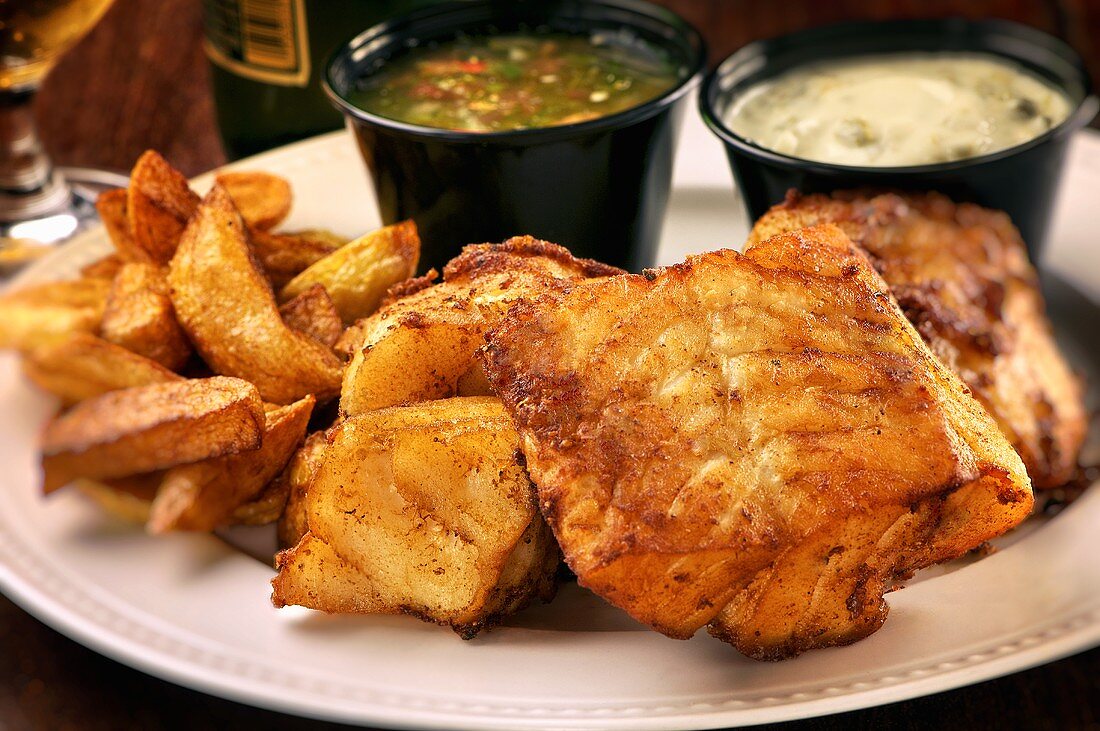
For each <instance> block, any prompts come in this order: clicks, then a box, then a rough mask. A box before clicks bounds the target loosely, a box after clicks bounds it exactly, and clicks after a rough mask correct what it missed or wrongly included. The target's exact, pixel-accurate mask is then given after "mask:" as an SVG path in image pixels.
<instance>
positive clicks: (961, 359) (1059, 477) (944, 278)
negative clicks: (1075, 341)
mask: <svg viewBox="0 0 1100 731" xmlns="http://www.w3.org/2000/svg"><path fill="white" fill-rule="evenodd" d="M819 223H836V224H837V225H838V226H840V227H841V228H842V229H843V230H844V232H845V233H846V234H848V236H849V237H850V238H851V239H852V241H854V242H855V243H857V244H859V245H860V246H862V247H863V248H864V249H865V250H866V251H867V252H868V254H870V258H871V262H872V263H873V264H874V266H875V268H876V269H877V270H878V272H879V274H881V275H882V278H883V279H885V280H886V283H887V284H888V285H889V286H890V289H891V291H892V292H893V294H894V297H895V298H897V300H898V303H899V304H900V305H901V308H902V310H903V311H904V312H905V315H906V316H907V317H908V318H909V320H910V321H911V322H912V323H913V324H914V325H915V326H916V328H917V331H918V332H920V334H921V335H922V336H923V337H924V339H925V341H926V342H927V343H928V345H929V346H930V347H931V348H932V351H933V352H934V353H935V354H936V355H938V356H939V357H940V359H941V360H943V361H944V362H945V363H947V364H948V365H949V366H950V367H951V368H952V369H953V370H954V371H955V372H956V373H957V374H958V375H959V376H960V377H961V378H962V379H963V381H964V382H965V383H966V385H968V386H969V387H970V389H971V390H972V391H973V393H974V395H975V396H976V397H977V399H978V400H979V401H980V402H981V403H982V405H983V406H985V407H986V409H988V410H989V413H990V414H992V416H993V418H994V419H996V421H997V423H998V425H999V426H1000V427H1001V431H1003V432H1004V433H1005V436H1007V437H1008V440H1009V441H1010V442H1012V446H1013V447H1015V448H1016V451H1017V452H1019V453H1020V456H1021V457H1022V458H1023V460H1024V465H1025V466H1026V467H1027V471H1028V475H1029V476H1030V477H1031V481H1032V483H1033V484H1034V486H1035V487H1036V488H1053V487H1059V486H1061V485H1064V484H1065V483H1066V482H1068V481H1069V480H1071V479H1072V478H1073V476H1074V474H1075V471H1076V468H1077V462H1078V456H1079V454H1080V451H1081V445H1082V443H1083V442H1084V439H1085V432H1086V429H1087V426H1088V420H1087V416H1086V413H1085V408H1084V402H1083V388H1082V384H1081V382H1080V381H1079V379H1078V378H1076V377H1075V375H1074V374H1073V372H1072V371H1071V370H1070V368H1069V366H1068V365H1067V364H1066V362H1065V360H1064V359H1063V358H1062V354H1061V353H1060V352H1059V350H1058V346H1057V344H1056V343H1055V341H1054V337H1053V336H1052V334H1051V328H1050V323H1049V322H1048V321H1047V317H1046V314H1045V311H1044V304H1043V298H1042V294H1041V293H1040V292H1039V287H1038V281H1037V278H1036V275H1035V270H1034V269H1033V268H1032V267H1031V264H1030V263H1029V262H1028V259H1027V253H1026V250H1025V248H1024V243H1023V241H1022V240H1021V239H1020V234H1019V232H1018V231H1017V230H1016V229H1015V227H1013V225H1012V223H1011V222H1010V221H1009V219H1008V216H1006V215H1005V214H1004V213H1001V212H999V211H990V210H986V209H984V208H980V207H978V206H976V205H973V204H969V203H962V204H955V203H953V202H951V201H950V200H948V199H947V198H945V197H944V196H942V195H939V194H936V193H917V194H912V193H907V194H893V193H887V194H881V195H873V194H864V193H859V192H842V193H835V194H834V195H833V196H832V197H829V196H824V195H811V196H798V195H792V196H790V197H789V198H788V199H787V201H786V202H785V203H782V204H780V205H778V206H776V207H774V208H773V209H772V210H771V211H769V212H768V213H766V214H765V215H764V216H763V217H762V218H761V219H760V220H759V221H757V222H756V226H755V227H754V228H753V231H752V234H751V235H750V238H749V246H750V247H751V246H752V245H753V244H754V243H756V242H758V241H762V240H764V239H767V238H769V237H771V236H774V235H775V234H778V233H782V232H784V231H791V230H795V229H799V228H803V227H805V226H812V225H815V224H819Z"/></svg>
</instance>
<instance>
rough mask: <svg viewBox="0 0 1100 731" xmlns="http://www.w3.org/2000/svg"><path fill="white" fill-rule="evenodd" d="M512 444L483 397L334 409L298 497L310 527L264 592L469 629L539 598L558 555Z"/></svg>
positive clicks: (284, 600)
mask: <svg viewBox="0 0 1100 731" xmlns="http://www.w3.org/2000/svg"><path fill="white" fill-rule="evenodd" d="M518 446H519V441H518V436H517V434H516V432H515V430H514V429H513V427H512V425H511V422H510V420H509V419H508V417H507V416H506V415H505V414H504V411H503V409H502V408H501V406H500V402H499V401H498V400H497V399H493V398H459V399H448V400H445V401H437V402H433V403H430V404H416V405H414V406H407V407H397V408H392V409H383V410H381V411H377V412H374V413H370V414H362V415H360V416H356V417H354V418H352V419H348V420H346V421H344V422H342V423H340V424H339V425H337V426H336V427H335V428H334V429H333V431H332V434H331V443H330V444H329V446H328V448H327V449H326V450H325V455H324V460H323V461H322V463H321V466H320V468H319V470H318V471H317V474H316V476H315V477H314V479H313V482H312V484H311V485H310V487H309V490H308V494H307V497H306V502H307V505H308V523H309V532H308V533H307V534H306V536H305V537H304V538H303V539H302V541H301V542H300V543H299V544H298V545H297V546H296V547H295V548H293V549H291V550H289V551H286V552H284V553H283V554H281V555H280V557H279V559H278V565H279V567H280V571H279V575H278V576H277V577H276V578H275V580H274V581H273V582H272V585H273V588H274V593H273V597H272V598H273V601H274V603H275V605H276V606H283V605H286V604H291V603H293V604H301V605H303V606H308V607H311V608H314V609H320V610H324V611H330V612H333V611H335V612H361V613H368V614H412V615H414V616H417V617H420V618H421V619H424V620H426V621H430V622H436V623H440V624H445V625H450V626H451V627H453V628H454V629H455V631H456V632H458V633H460V634H461V635H462V636H464V637H471V636H473V635H474V634H475V633H477V632H478V631H479V630H480V629H482V628H484V627H485V626H488V625H491V624H493V623H494V622H496V621H497V620H499V619H500V618H501V617H502V616H504V615H506V614H508V613H510V612H513V611H516V610H517V609H519V608H520V607H522V606H524V605H525V604H526V603H528V602H529V601H530V600H532V599H533V598H535V597H542V598H549V597H550V596H551V595H552V592H553V589H554V575H555V572H556V569H557V565H558V562H559V555H558V551H557V547H556V545H555V544H554V541H553V538H552V537H551V535H550V532H549V530H548V529H547V527H546V525H545V523H544V522H543V520H542V516H541V515H539V512H538V509H537V507H536V505H535V501H534V492H533V487H532V486H531V483H530V481H529V480H528V478H527V473H526V471H525V470H524V468H523V465H522V464H520V462H519V461H518V457H517V453H518ZM317 543H322V544H327V547H328V548H329V549H331V550H330V551H326V550H325V549H324V548H318V547H317ZM336 558H339V559H342V561H343V563H341V562H340V561H336V560H335V559H336ZM349 567H350V569H352V571H349V570H348V569H349ZM325 570H328V571H335V572H337V573H338V574H339V576H338V577H334V576H332V575H329V574H323V573H319V572H322V571H325ZM330 582H331V586H330ZM351 589H354V590H355V591H354V593H353V592H352V591H350V590H351ZM352 596H354V597H355V599H354V601H349V599H350V598H351V597H352Z"/></svg>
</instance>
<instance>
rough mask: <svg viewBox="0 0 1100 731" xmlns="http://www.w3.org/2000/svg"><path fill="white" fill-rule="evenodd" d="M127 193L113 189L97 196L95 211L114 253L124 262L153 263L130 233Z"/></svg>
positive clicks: (120, 189)
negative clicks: (112, 245)
mask: <svg viewBox="0 0 1100 731" xmlns="http://www.w3.org/2000/svg"><path fill="white" fill-rule="evenodd" d="M129 195H130V194H129V191H127V189H126V188H115V189H113V190H107V191H104V192H102V193H100V194H99V197H98V198H96V202H95V209H96V212H98V213H99V218H100V220H101V221H103V228H104V229H106V230H107V237H108V238H109V239H110V240H111V243H112V244H114V246H115V251H116V252H118V255H119V256H120V257H122V259H123V260H125V261H153V259H152V257H151V256H150V255H149V254H148V252H146V251H145V250H144V249H142V248H141V247H139V246H138V245H137V243H136V242H135V241H134V237H133V235H132V234H131V233H130V217H129V216H128V215H127V213H126V207H127V199H128V198H129Z"/></svg>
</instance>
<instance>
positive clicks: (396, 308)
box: [337, 236, 622, 416]
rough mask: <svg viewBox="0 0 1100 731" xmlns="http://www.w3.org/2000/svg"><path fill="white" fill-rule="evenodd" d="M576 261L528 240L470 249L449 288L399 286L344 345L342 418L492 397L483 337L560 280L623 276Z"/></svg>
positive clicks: (426, 283)
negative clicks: (481, 352)
mask: <svg viewBox="0 0 1100 731" xmlns="http://www.w3.org/2000/svg"><path fill="white" fill-rule="evenodd" d="M621 273H622V270H621V269H617V268H615V267H612V266H609V265H607V264H601V263H600V262H596V261H591V260H589V259H577V258H575V257H574V256H573V255H572V254H570V253H569V251H568V250H567V249H564V248H562V247H561V246H557V245H556V244H551V243H548V242H546V241H540V240H538V239H535V238H532V237H530V236H517V237H514V238H511V239H509V240H507V241H505V242H504V243H501V244H476V245H472V246H467V247H465V248H464V249H463V250H462V253H461V254H459V255H458V256H457V257H455V258H454V259H452V260H451V261H450V262H448V263H447V266H446V267H444V269H443V282H441V283H440V284H432V277H419V278H416V279H411V280H409V281H408V282H406V283H404V284H402V285H398V286H397V287H396V288H395V289H394V290H391V291H392V293H393V294H394V298H393V299H392V301H388V302H385V303H383V307H382V309H380V310H379V311H378V312H376V313H374V314H373V315H371V316H370V317H367V318H364V319H362V320H360V321H359V322H358V323H356V324H355V325H354V326H353V327H352V328H351V329H350V330H349V331H348V333H346V334H345V338H344V340H343V342H342V344H338V346H337V347H338V348H339V347H341V346H343V347H344V348H346V349H347V350H348V351H350V352H351V360H350V362H349V363H348V367H347V370H346V371H345V372H344V383H343V389H342V392H341V395H340V410H341V412H342V413H343V414H344V415H347V416H354V415H356V414H362V413H366V412H368V411H372V410H374V409H380V408H386V407H389V406H397V405H401V404H411V403H417V402H419V401H429V400H432V399H439V398H446V397H448V396H454V395H456V394H459V395H468V396H484V395H488V393H489V391H488V390H487V388H486V385H485V381H484V377H483V376H482V374H481V369H480V367H479V364H478V362H477V359H476V358H475V353H476V352H477V349H478V348H480V347H481V345H482V341H483V336H484V333H485V331H486V330H488V329H489V327H490V326H491V325H493V324H494V323H496V322H497V321H498V320H499V319H500V318H501V317H503V316H504V313H505V311H506V310H507V309H508V307H509V306H510V305H511V304H512V303H513V302H515V301H516V300H517V299H519V298H521V297H529V296H533V295H536V294H538V293H539V292H541V291H543V289H545V288H546V287H547V286H549V285H550V284H551V283H552V282H555V281H557V280H559V279H566V280H581V279H585V278H589V277H603V276H609V275H613V274H621Z"/></svg>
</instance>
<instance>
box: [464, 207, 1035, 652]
mask: <svg viewBox="0 0 1100 731" xmlns="http://www.w3.org/2000/svg"><path fill="white" fill-rule="evenodd" d="M482 356H483V360H484V364H485V370H486V373H487V375H488V377H489V380H490V382H491V383H492V385H493V386H494V387H495V388H496V389H497V390H498V392H499V393H500V396H501V398H502V399H503V401H504V404H505V406H506V408H507V410H508V411H509V413H511V415H512V416H513V417H514V419H515V421H516V424H517V425H518V428H519V431H520V434H521V436H522V439H523V442H522V443H523V446H524V451H525V453H526V456H527V463H528V468H529V470H530V473H531V477H532V479H533V481H534V482H535V484H536V485H537V487H538V491H539V498H540V502H541V508H542V510H543V513H544V515H545V516H546V518H547V521H548V522H549V523H550V526H551V527H552V528H553V530H554V533H555V535H556V536H557V538H558V541H559V542H560V544H561V547H562V549H563V552H564V554H565V557H566V560H567V561H568V563H569V565H570V566H571V567H572V569H573V570H574V571H575V572H576V574H577V576H578V579H579V581H580V582H581V583H582V584H584V585H585V586H587V587H589V588H591V589H592V590H593V591H595V592H596V593H598V594H600V595H601V596H603V597H604V598H606V599H607V600H609V601H611V602H612V603H613V604H615V605H617V606H619V607H622V608H623V609H625V610H626V611H628V612H629V613H630V614H631V615H633V616H634V617H635V618H637V619H639V620H640V621H642V622H645V623H647V624H650V625H651V626H653V627H654V628H655V629H657V630H659V631H661V632H663V633H665V634H667V635H669V636H671V637H677V638H686V637H690V636H691V635H692V634H693V633H694V632H695V631H696V630H697V629H698V628H699V627H701V626H703V625H705V624H708V623H710V625H711V632H712V633H713V634H715V635H717V636H718V637H720V638H722V639H724V640H726V641H728V642H730V643H732V644H733V645H735V646H736V647H737V648H738V649H739V650H741V651H742V652H744V653H746V654H748V655H750V656H752V657H755V658H761V659H764V658H767V659H778V658H784V657H789V656H792V655H796V654H798V653H800V652H802V651H804V650H808V649H812V648H816V647H825V646H829V645H838V644H846V643H849V642H853V641H855V640H858V639H860V638H862V637H865V636H866V635H868V634H870V633H872V632H874V631H875V630H876V629H877V628H878V627H879V626H880V625H881V624H882V622H883V621H884V620H885V617H886V613H887V606H886V603H885V602H884V601H883V599H882V595H883V593H884V592H885V591H888V590H889V589H890V588H892V587H893V585H894V582H896V581H897V580H898V579H899V578H901V577H905V576H907V575H909V574H910V573H911V572H912V571H914V570H916V569H919V568H921V567H924V566H928V565H930V564H933V563H937V562H940V561H944V560H947V559H950V558H953V557H956V556H959V555H962V554H964V553H966V552H967V551H969V550H971V549H973V548H975V547H977V546H979V545H980V544H981V543H982V542H983V541H985V540H987V539H989V538H992V537H993V536H996V535H998V534H1000V533H1003V532H1004V531H1006V530H1008V529H1009V528H1012V527H1013V526H1015V525H1017V524H1018V523H1019V522H1020V521H1022V520H1023V519H1024V518H1026V517H1027V515H1028V513H1029V511H1030V509H1031V506H1032V502H1033V500H1032V494H1031V489H1030V484H1029V482H1028V478H1027V475H1026V473H1025V472H1024V468H1023V464H1022V463H1021V462H1020V458H1019V457H1018V456H1017V455H1016V453H1015V452H1014V451H1013V450H1012V447H1011V445H1010V444H1009V443H1008V442H1007V441H1006V440H1005V438H1004V436H1003V435H1002V434H1001V433H1000V431H999V430H998V429H997V427H996V425H995V424H994V423H993V421H992V420H991V419H990V418H989V416H988V415H987V414H986V413H985V411H984V410H983V409H982V408H981V406H980V405H979V404H978V403H977V402H976V401H974V400H973V399H972V398H970V397H969V395H968V394H967V392H966V388H965V387H964V386H963V384H962V383H961V382H960V381H959V380H958V378H957V377H955V375H954V374H952V373H951V372H950V371H949V370H948V369H947V368H946V367H944V366H943V365H942V364H941V363H940V362H939V361H938V360H936V358H935V357H934V356H933V355H932V353H931V352H930V351H929V350H928V348H927V347H926V346H925V345H924V343H923V342H922V341H921V339H920V337H919V336H918V334H917V333H916V331H915V330H914V329H913V328H912V326H911V325H910V324H909V323H908V322H907V321H906V320H905V317H904V315H903V314H902V313H901V311H900V310H899V309H898V307H897V305H896V304H895V303H894V302H893V300H892V299H891V298H890V295H889V293H888V291H887V289H886V285H885V284H884V283H883V282H882V280H881V279H880V278H879V276H878V275H877V274H875V272H874V270H873V269H872V268H871V266H870V265H869V263H868V262H867V260H866V258H865V257H864V256H863V254H862V253H860V252H859V251H858V250H857V249H856V248H855V247H853V246H852V244H851V242H850V241H849V240H848V239H847V237H845V236H844V234H843V233H842V232H841V231H840V229H838V228H836V227H835V226H821V227H816V228H811V229H807V230H804V231H799V232H796V233H792V234H786V235H783V236H779V237H776V238H774V239H771V240H769V241H766V242H762V243H760V244H758V245H757V246H756V247H755V248H754V249H753V250H752V251H751V252H750V253H748V254H746V255H740V254H737V253H736V252H733V251H719V252H714V253H711V254H705V255H702V256H697V257H692V258H689V259H688V261H687V262H685V263H684V264H680V265H678V266H674V267H670V268H668V269H664V270H658V271H649V272H647V273H646V274H644V275H624V276H619V277H611V278H608V279H604V280H594V281H590V282H577V283H572V284H563V285H561V286H560V287H559V289H558V291H555V292H550V293H548V294H546V295H544V296H542V297H540V298H538V299H536V300H531V301H526V302H521V303H519V304H517V305H515V306H514V307H513V308H512V309H511V311H510V312H509V314H508V316H507V318H506V319H505V320H504V322H503V323H502V324H501V325H500V326H498V327H496V328H495V329H494V330H492V331H491V332H490V333H489V336H488V345H487V346H486V348H485V350H484V351H483V353H482Z"/></svg>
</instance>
